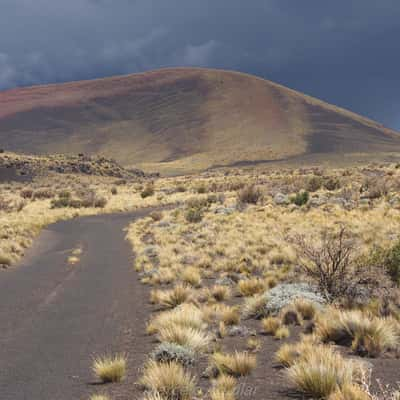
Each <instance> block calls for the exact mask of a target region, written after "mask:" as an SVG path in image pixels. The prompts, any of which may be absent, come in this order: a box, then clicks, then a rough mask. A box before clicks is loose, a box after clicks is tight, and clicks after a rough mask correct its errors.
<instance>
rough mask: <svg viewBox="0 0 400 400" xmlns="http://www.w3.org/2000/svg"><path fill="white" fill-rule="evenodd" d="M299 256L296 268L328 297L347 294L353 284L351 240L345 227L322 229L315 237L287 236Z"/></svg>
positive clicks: (352, 243)
mask: <svg viewBox="0 0 400 400" xmlns="http://www.w3.org/2000/svg"><path fill="white" fill-rule="evenodd" d="M290 241H291V242H292V243H293V244H294V245H295V247H296V249H297V251H298V254H299V256H300V260H299V261H300V263H299V265H300V268H301V269H302V271H303V272H304V273H305V274H306V275H307V276H308V277H309V278H311V279H312V280H313V281H314V282H315V283H316V284H317V285H318V288H319V289H320V291H321V293H322V294H323V295H324V297H325V298H326V299H327V300H328V301H332V300H335V299H338V298H343V297H347V296H349V295H351V291H352V289H353V288H354V286H355V285H356V282H355V278H356V277H357V275H356V273H355V264H354V261H355V259H354V256H355V252H356V248H355V244H354V241H353V240H351V239H350V235H349V233H348V232H347V230H346V228H345V227H343V226H342V227H341V228H340V229H339V231H338V232H336V233H331V232H328V231H324V232H323V233H322V235H321V240H320V243H318V240H311V239H310V240H307V239H306V238H305V236H304V235H296V236H294V237H291V238H290Z"/></svg>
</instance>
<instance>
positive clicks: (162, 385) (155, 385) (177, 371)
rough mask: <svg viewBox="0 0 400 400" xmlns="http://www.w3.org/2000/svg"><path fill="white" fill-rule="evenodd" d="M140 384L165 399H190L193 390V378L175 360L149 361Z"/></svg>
mask: <svg viewBox="0 0 400 400" xmlns="http://www.w3.org/2000/svg"><path fill="white" fill-rule="evenodd" d="M140 384H141V385H143V386H144V387H145V388H146V389H148V390H151V391H153V392H154V393H157V394H158V395H159V396H160V398H162V399H165V400H191V399H192V398H193V395H194V392H195V379H194V378H193V377H192V376H191V374H190V373H189V372H186V371H185V369H184V368H183V367H182V365H180V364H178V363H175V362H170V363H157V362H155V361H153V360H151V361H149V362H148V363H147V364H146V365H145V367H144V372H143V376H142V378H141V379H140Z"/></svg>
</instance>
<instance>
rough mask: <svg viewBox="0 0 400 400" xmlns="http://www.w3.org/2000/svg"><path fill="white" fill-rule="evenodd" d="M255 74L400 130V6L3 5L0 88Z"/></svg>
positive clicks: (71, 1) (359, 1) (397, 0)
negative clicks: (179, 71) (193, 72)
mask: <svg viewBox="0 0 400 400" xmlns="http://www.w3.org/2000/svg"><path fill="white" fill-rule="evenodd" d="M167 66H204V67H216V68H227V69H234V70H239V71H244V72H248V73H253V74H256V75H259V76H262V77H265V78H267V79H270V80H273V81H276V82H279V83H281V84H284V85H286V86H289V87H291V88H293V89H297V90H300V91H302V92H305V93H307V94H310V95H313V96H316V97H318V98H321V99H323V100H326V101H329V102H331V103H334V104H337V105H340V106H342V107H346V108H349V109H351V110H354V111H356V112H358V113H361V114H363V115H367V116H369V117H372V118H374V119H376V120H379V121H381V122H382V123H384V124H385V125H387V126H391V127H393V128H396V129H399V130H400V76H399V75H400V0H335V1H322V0H302V1H299V0H63V1H61V0H0V89H7V88H13V87H16V86H23V85H32V84H39V83H50V82H64V81H70V80H80V79H90V78H97V77H104V76H110V75H116V74H125V73H131V72H139V71H145V70H149V69H155V68H159V67H167Z"/></svg>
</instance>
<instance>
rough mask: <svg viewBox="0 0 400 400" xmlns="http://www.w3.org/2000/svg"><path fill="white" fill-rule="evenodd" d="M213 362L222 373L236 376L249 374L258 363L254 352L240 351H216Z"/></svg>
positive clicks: (212, 358)
mask: <svg viewBox="0 0 400 400" xmlns="http://www.w3.org/2000/svg"><path fill="white" fill-rule="evenodd" d="M211 362H212V364H213V365H214V366H215V367H216V368H217V370H218V371H219V373H220V374H227V375H230V376H234V377H239V376H246V375H249V374H250V373H251V371H252V370H253V369H254V368H255V367H256V365H257V360H256V357H255V356H254V355H253V354H250V353H247V352H238V351H236V352H234V353H232V354H224V353H214V354H213V355H212V357H211Z"/></svg>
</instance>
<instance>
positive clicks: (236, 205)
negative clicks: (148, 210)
mask: <svg viewBox="0 0 400 400" xmlns="http://www.w3.org/2000/svg"><path fill="white" fill-rule="evenodd" d="M382 168H383V167H382ZM383 171H384V173H385V174H387V177H389V176H390V177H396V179H397V178H400V169H399V171H398V170H397V169H396V170H395V169H394V168H393V167H387V168H386V169H383ZM368 173H369V172H368V171H367V170H366V171H363V170H362V169H361V168H359V169H357V168H354V169H352V170H343V171H333V170H330V171H329V172H328V171H322V170H321V171H319V170H318V171H317V170H315V169H314V170H307V169H304V170H279V171H278V170H275V171H263V172H258V173H257V174H255V173H254V174H252V172H247V171H246V172H244V171H240V172H237V175H235V176H233V175H229V173H228V174H226V175H225V176H222V174H219V173H218V172H215V173H214V172H213V173H207V174H205V175H204V176H202V177H201V178H193V177H192V178H191V179H192V180H194V181H195V183H193V182H190V181H189V179H188V178H184V177H182V178H177V179H176V180H175V190H177V191H178V192H179V193H181V194H183V195H185V196H187V199H188V201H186V202H185V203H184V204H183V205H182V206H181V207H177V208H176V209H174V210H169V211H165V212H164V213H163V216H162V220H160V219H159V218H152V217H149V218H144V219H143V220H140V221H136V222H135V223H133V224H132V225H131V226H130V227H129V231H128V238H129V240H130V241H131V242H132V244H133V246H134V248H135V251H136V253H137V255H138V256H137V259H136V263H135V269H136V271H138V273H139V274H140V275H141V279H142V281H143V282H144V283H150V284H152V285H154V286H158V287H156V288H154V289H155V290H154V291H153V292H152V296H151V301H152V302H153V303H155V304H157V305H160V306H161V307H162V308H165V309H166V310H165V311H163V312H161V313H158V314H155V315H154V316H153V317H152V318H150V321H149V323H148V326H147V331H148V333H149V334H155V335H156V337H157V339H158V340H159V341H162V342H163V343H164V344H166V343H169V342H172V343H176V344H179V345H183V346H186V347H189V348H191V349H193V350H195V351H196V352H198V353H200V354H198V355H197V356H198V357H199V358H201V357H205V354H204V352H207V351H208V350H212V351H214V353H213V354H212V356H211V357H210V366H211V367H213V368H211V369H212V373H211V375H210V376H211V377H215V376H216V375H213V374H214V372H216V371H218V374H217V376H218V380H221V381H222V382H223V381H224V380H227V382H225V384H223V383H218V382H216V381H215V382H214V381H212V382H210V383H211V385H210V387H209V389H208V395H207V398H211V399H212V400H223V399H229V400H230V399H234V398H235V392H234V389H233V387H234V385H235V380H234V379H233V380H232V378H236V377H240V376H245V375H248V374H249V373H251V371H252V370H253V369H254V368H256V367H257V359H256V352H257V351H259V349H260V348H261V347H262V344H263V343H264V342H268V341H271V340H274V339H285V338H287V337H288V336H289V335H291V334H292V335H293V336H297V334H298V331H299V330H300V329H302V330H303V331H304V332H308V333H311V332H312V334H311V335H310V334H308V335H305V336H304V337H302V338H301V341H300V342H298V343H285V344H284V345H283V346H281V348H280V349H279V351H278V352H277V353H276V355H275V359H276V362H277V363H279V364H280V365H282V366H284V367H285V368H286V370H287V377H288V378H289V379H290V381H291V382H292V383H293V385H294V387H295V388H296V389H297V390H299V391H300V392H302V393H303V394H305V395H307V396H312V397H315V398H328V397H331V399H362V400H364V399H366V397H365V393H366V391H365V389H364V388H363V387H362V386H360V382H359V378H358V374H359V370H360V368H359V366H358V365H357V363H355V362H353V361H350V360H348V359H345V358H344V357H343V356H341V355H340V354H339V353H338V352H335V351H334V350H333V349H334V348H333V346H332V345H331V342H332V341H334V342H336V343H338V344H345V345H347V346H349V347H351V348H352V349H353V351H354V353H356V355H359V356H364V355H369V356H380V355H381V354H382V353H384V352H385V351H387V350H391V349H397V335H398V332H399V331H398V326H397V322H395V318H393V317H395V316H396V315H395V314H396V305H395V304H394V303H392V304H391V308H390V307H386V308H385V310H386V311H385V312H386V314H383V311H382V315H386V316H385V317H383V316H381V314H380V313H381V309H383V307H381V309H380V310H378V309H377V310H376V315H375V316H374V317H373V316H371V315H369V314H368V313H366V312H361V311H355V310H350V311H331V309H330V308H324V307H327V306H325V305H323V301H322V300H321V301H318V305H317V304H316V303H314V302H312V298H313V296H307V299H310V300H307V299H303V298H297V296H296V297H294V298H293V299H292V300H290V299H286V298H284V297H285V296H282V299H281V298H279V299H278V297H279V296H278V297H276V299H275V298H274V299H271V297H269V294H268V293H269V292H271V295H270V296H274V294H273V292H272V288H274V287H276V286H277V285H278V284H281V283H286V284H288V285H289V286H290V285H291V284H293V283H297V282H300V283H305V282H308V283H311V284H314V286H313V287H310V292H311V293H314V291H315V290H316V291H319V292H320V293H319V294H318V296H315V297H316V298H318V299H321V292H322V295H323V296H325V299H326V300H327V301H328V302H331V301H333V300H335V301H336V300H337V306H339V305H340V304H342V305H343V304H344V299H343V298H342V297H346V300H347V299H348V298H350V297H349V296H348V295H349V294H350V292H352V293H351V294H352V295H353V294H357V293H360V292H361V293H367V295H368V294H369V293H370V292H367V291H366V290H361V291H358V289H369V287H368V288H367V287H366V286H362V287H361V288H360V287H358V286H357V285H363V282H361V281H360V280H359V281H356V280H354V279H351V280H348V281H346V279H345V278H347V277H350V278H353V275H354V271H355V268H356V267H357V268H358V267H359V265H358V263H359V259H358V256H359V255H361V254H368V253H369V252H371V248H372V247H373V246H377V247H382V248H387V246H391V245H393V237H394V236H395V235H396V234H397V232H398V231H399V228H400V218H399V217H400V196H399V202H398V205H393V204H397V203H396V201H395V197H396V196H397V192H398V191H399V189H400V187H398V186H396V185H395V183H394V182H395V179H394V180H393V181H392V180H391V182H392V183H391V185H392V186H390V185H389V186H390V188H391V189H388V190H386V191H385V193H386V194H385V195H384V196H380V197H379V196H378V197H376V196H374V197H373V199H372V198H370V200H368V204H367V202H366V201H365V200H364V199H361V198H360V193H364V188H363V187H361V186H362V181H363V179H364V178H365V175H366V174H368ZM388 179H389V178H388ZM390 179H391V178H390ZM370 187H371V185H370ZM178 188H179V190H178ZM182 188H185V190H182ZM199 188H201V189H199ZM308 190H312V193H311V194H310V193H307V191H308ZM258 191H259V194H261V193H262V196H261V195H260V196H258V194H257V193H256V192H258ZM253 194H255V195H257V196H254V197H253ZM299 194H300V195H299ZM194 195H196V196H197V197H196V199H194V198H193V196H194ZM365 195H366V194H365V193H364V194H363V196H365ZM240 197H242V200H240ZM300 197H301V198H300ZM238 199H239V201H238ZM291 199H296V200H292V201H291ZM371 199H372V200H371ZM297 200H299V201H297ZM300 200H301V204H297V203H300ZM244 204H246V207H243V205H244ZM188 209H193V210H196V212H197V211H199V215H197V214H196V213H194V214H193V215H191V217H190V218H188V215H187V212H188ZM195 214H196V215H195ZM197 217H199V218H198V219H196V218H197ZM342 227H345V230H341V228H342ZM326 232H336V234H335V235H331V236H329V235H326ZM349 235H350V236H351V239H352V240H348V239H349ZM293 238H297V240H293ZM299 245H300V248H301V249H299ZM356 253H357V254H356ZM356 255H357V263H356V262H355V261H356V257H355V256H356ZM299 266H300V268H299ZM363 266H364V265H361V267H363ZM365 267H366V265H365ZM358 272H360V270H358ZM383 273H384V272H383ZM352 274H353V275H352ZM359 275H360V276H365V275H366V274H364V275H363V274H359ZM310 281H311V282H310ZM338 282H339V284H337V283H338ZM347 283H351V285H350V286H346V284H347ZM171 284H174V285H175V286H172V285H171ZM164 285H168V288H163V286H164ZM305 286H307V285H305ZM350 289H351V290H350ZM353 289H356V290H354V291H353ZM289 293H290V291H288V294H289ZM371 298H372V297H371ZM393 298H394V296H393ZM275 300H276V301H275ZM352 300H354V302H353V303H350V302H347V301H346V305H347V306H348V307H351V306H354V305H356V304H357V303H356V301H357V299H356V296H354V297H353V298H352ZM319 303H321V304H319ZM335 304H336V303H335ZM371 307H372V306H371ZM321 310H323V312H320V311H321ZM340 313H342V314H343V315H342V316H340ZM346 313H347V314H346ZM387 315H392V316H391V317H388V316H387ZM324 316H327V317H329V318H324ZM250 318H252V319H259V320H261V321H259V322H256V321H249V319H250ZM254 324H257V325H258V327H260V328H261V329H256V331H254V329H253V328H254ZM232 325H233V326H232ZM235 325H236V326H235ZM291 325H298V326H297V327H296V326H295V327H293V328H292V327H290V326H291ZM289 327H290V329H289ZM246 329H247V330H248V331H247V335H253V334H255V335H256V336H257V335H258V334H260V333H264V334H267V335H269V336H271V337H267V336H261V337H251V336H250V337H249V336H247V337H246V338H243V339H242V340H243V341H244V343H243V346H241V347H240V349H244V348H246V349H247V350H248V352H243V351H236V352H232V353H230V352H229V351H230V349H229V347H225V345H226V344H230V343H231V338H232V337H233V335H235V334H237V332H240V333H239V335H240V334H241V332H246ZM249 332H250V333H249ZM232 340H236V339H232ZM222 349H223V350H222ZM225 351H226V352H225ZM224 385H225V386H226V387H225V386H224ZM150 390H153V392H152V394H151V395H152V396H156V395H157V396H159V395H161V396H162V397H163V396H164V395H162V394H160V393H159V392H157V391H154V389H150ZM335 396H336V397H335ZM151 398H153V397H151Z"/></svg>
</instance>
